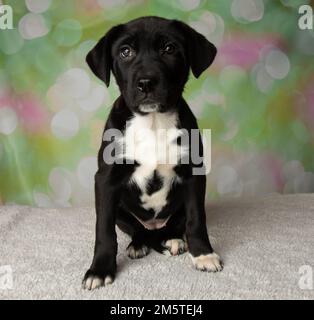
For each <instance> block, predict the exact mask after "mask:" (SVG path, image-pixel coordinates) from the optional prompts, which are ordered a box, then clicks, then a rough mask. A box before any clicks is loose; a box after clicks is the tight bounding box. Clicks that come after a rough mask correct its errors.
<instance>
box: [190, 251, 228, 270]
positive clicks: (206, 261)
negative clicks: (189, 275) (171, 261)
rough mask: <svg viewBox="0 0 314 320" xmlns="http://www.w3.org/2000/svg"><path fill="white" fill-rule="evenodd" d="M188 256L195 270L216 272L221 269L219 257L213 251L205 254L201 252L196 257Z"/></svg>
mask: <svg viewBox="0 0 314 320" xmlns="http://www.w3.org/2000/svg"><path fill="white" fill-rule="evenodd" d="M190 256H191V258H192V262H193V265H194V267H195V268H196V269H197V270H201V271H209V272H217V271H221V270H222V269H223V264H222V262H221V259H220V257H219V256H218V254H216V253H215V252H213V253H210V254H206V255H203V254H202V255H200V256H198V257H193V256H192V255H190Z"/></svg>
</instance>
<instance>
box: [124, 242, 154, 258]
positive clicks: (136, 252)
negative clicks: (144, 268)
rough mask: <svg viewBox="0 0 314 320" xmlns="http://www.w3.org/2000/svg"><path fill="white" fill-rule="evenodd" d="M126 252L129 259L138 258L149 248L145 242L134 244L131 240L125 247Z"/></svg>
mask: <svg viewBox="0 0 314 320" xmlns="http://www.w3.org/2000/svg"><path fill="white" fill-rule="evenodd" d="M126 252H127V253H128V256H129V257H130V258H131V259H140V258H143V257H145V256H147V255H148V253H149V248H148V247H147V246H146V245H145V244H141V245H135V244H134V243H133V242H131V243H130V244H129V245H128V247H127V248H126Z"/></svg>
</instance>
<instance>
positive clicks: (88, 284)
mask: <svg viewBox="0 0 314 320" xmlns="http://www.w3.org/2000/svg"><path fill="white" fill-rule="evenodd" d="M112 282H113V279H112V277H111V276H106V277H105V280H103V279H101V278H99V277H97V276H89V277H88V278H87V279H86V280H84V282H83V284H82V288H83V289H86V290H94V289H98V288H100V287H102V286H104V285H107V284H110V283H112Z"/></svg>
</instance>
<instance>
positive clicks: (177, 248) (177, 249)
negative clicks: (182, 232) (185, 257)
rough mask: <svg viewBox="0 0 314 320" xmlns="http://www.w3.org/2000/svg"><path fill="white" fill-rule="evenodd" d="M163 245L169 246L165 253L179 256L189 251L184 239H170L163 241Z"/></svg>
mask: <svg viewBox="0 0 314 320" xmlns="http://www.w3.org/2000/svg"><path fill="white" fill-rule="evenodd" d="M163 246H164V247H166V248H167V250H165V251H164V252H163V253H164V254H166V255H168V254H169V253H170V254H171V255H172V256H177V255H179V254H181V253H184V252H185V251H187V246H186V242H185V241H184V240H182V239H169V240H167V241H166V242H164V243H163Z"/></svg>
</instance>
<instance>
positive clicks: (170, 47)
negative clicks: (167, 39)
mask: <svg viewBox="0 0 314 320" xmlns="http://www.w3.org/2000/svg"><path fill="white" fill-rule="evenodd" d="M162 51H163V53H167V54H172V53H174V51H175V46H174V45H173V44H172V43H167V44H166V45H165V46H164V48H163V50H162Z"/></svg>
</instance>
